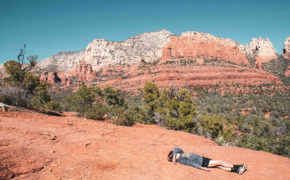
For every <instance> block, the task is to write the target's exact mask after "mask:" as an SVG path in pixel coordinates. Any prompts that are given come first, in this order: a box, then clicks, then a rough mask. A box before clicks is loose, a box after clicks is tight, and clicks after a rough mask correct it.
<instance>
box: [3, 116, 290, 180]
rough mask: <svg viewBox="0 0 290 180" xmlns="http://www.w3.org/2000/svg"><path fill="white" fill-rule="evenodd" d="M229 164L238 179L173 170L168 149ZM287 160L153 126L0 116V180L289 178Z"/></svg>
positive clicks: (215, 171) (230, 176) (222, 173)
mask: <svg viewBox="0 0 290 180" xmlns="http://www.w3.org/2000/svg"><path fill="white" fill-rule="evenodd" d="M175 146H178V147H181V148H182V149H183V150H184V151H186V152H194V153H198V154H201V155H204V156H208V157H210V158H213V159H220V160H224V161H228V162H231V163H237V164H240V163H247V164H248V166H249V167H248V171H247V172H246V173H245V174H244V175H242V176H241V175H238V174H235V173H229V172H225V171H222V170H220V169H211V171H210V172H205V171H202V170H198V169H195V168H193V167H188V166H183V165H179V164H177V165H174V164H172V163H170V162H168V161H167V159H166V156H167V154H168V152H169V150H171V149H172V148H173V147H175ZM289 167H290V159H288V158H286V157H281V156H278V155H274V154H271V153H267V152H261V151H254V150H250V149H243V148H238V147H229V146H228V147H222V146H218V145H217V144H215V143H214V142H213V141H211V140H210V139H206V138H203V137H200V136H197V135H193V134H189V133H184V132H177V131H172V130H166V129H163V128H160V127H158V126H154V125H140V124H137V125H135V126H133V127H123V126H115V125H113V124H110V123H109V122H100V121H93V120H86V119H83V118H79V117H75V116H71V114H66V117H54V116H48V115H43V114H38V113H32V112H31V113H24V112H1V113H0V179H7V178H11V177H14V179H134V180H136V179H146V180H147V179H150V180H151V179H158V180H160V179H161V180H162V179H164V180H170V179H174V180H178V179H181V180H182V179H222V180H225V179H255V180H256V179H263V180H265V179H276V180H277V179H290V170H289Z"/></svg>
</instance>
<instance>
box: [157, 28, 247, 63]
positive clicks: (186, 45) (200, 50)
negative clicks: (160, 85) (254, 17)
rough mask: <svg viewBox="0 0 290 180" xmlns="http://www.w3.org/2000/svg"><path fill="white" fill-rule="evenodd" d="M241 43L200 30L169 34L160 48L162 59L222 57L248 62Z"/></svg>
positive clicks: (233, 60) (231, 60) (237, 61)
mask: <svg viewBox="0 0 290 180" xmlns="http://www.w3.org/2000/svg"><path fill="white" fill-rule="evenodd" d="M243 50H244V47H243V45H241V44H238V43H237V42H235V41H233V40H231V39H223V38H220V37H215V36H213V35H211V34H208V33H202V32H194V31H189V32H184V33H182V35H181V36H171V37H170V42H169V43H168V44H166V45H165V46H164V47H163V48H162V61H163V62H164V61H168V60H178V59H184V58H190V59H199V58H202V59H222V60H226V61H230V62H233V63H237V64H249V62H248V59H247V58H246V56H245V54H244V52H243Z"/></svg>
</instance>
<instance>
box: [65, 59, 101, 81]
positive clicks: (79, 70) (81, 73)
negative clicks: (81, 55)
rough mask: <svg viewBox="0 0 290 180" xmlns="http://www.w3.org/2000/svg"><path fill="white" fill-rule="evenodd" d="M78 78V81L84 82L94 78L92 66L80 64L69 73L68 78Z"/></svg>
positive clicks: (94, 72) (94, 73)
mask: <svg viewBox="0 0 290 180" xmlns="http://www.w3.org/2000/svg"><path fill="white" fill-rule="evenodd" d="M73 76H78V80H79V81H85V80H89V79H93V78H95V77H96V71H94V70H93V68H92V65H90V64H85V63H81V64H80V65H79V66H77V67H76V68H75V69H73V70H72V71H70V77H73Z"/></svg>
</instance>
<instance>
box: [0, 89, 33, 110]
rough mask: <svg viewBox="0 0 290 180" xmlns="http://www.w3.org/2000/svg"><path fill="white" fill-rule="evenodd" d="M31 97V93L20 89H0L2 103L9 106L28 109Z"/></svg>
mask: <svg viewBox="0 0 290 180" xmlns="http://www.w3.org/2000/svg"><path fill="white" fill-rule="evenodd" d="M31 97H32V95H31V94H30V93H29V91H27V90H24V89H21V88H20V87H13V86H7V87H1V88H0V101H1V102H3V103H5V104H8V105H13V106H23V107H27V106H28V105H29V104H30V99H31Z"/></svg>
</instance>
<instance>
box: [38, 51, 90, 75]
mask: <svg viewBox="0 0 290 180" xmlns="http://www.w3.org/2000/svg"><path fill="white" fill-rule="evenodd" d="M84 54H85V50H81V51H67V52H60V53H58V54H56V55H54V56H50V57H49V58H47V59H45V60H43V61H38V63H37V68H38V69H37V70H38V71H42V72H57V71H62V72H69V71H70V70H71V69H72V68H73V67H74V66H75V64H76V62H78V61H79V60H80V59H81V58H82V57H83V56H84Z"/></svg>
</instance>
